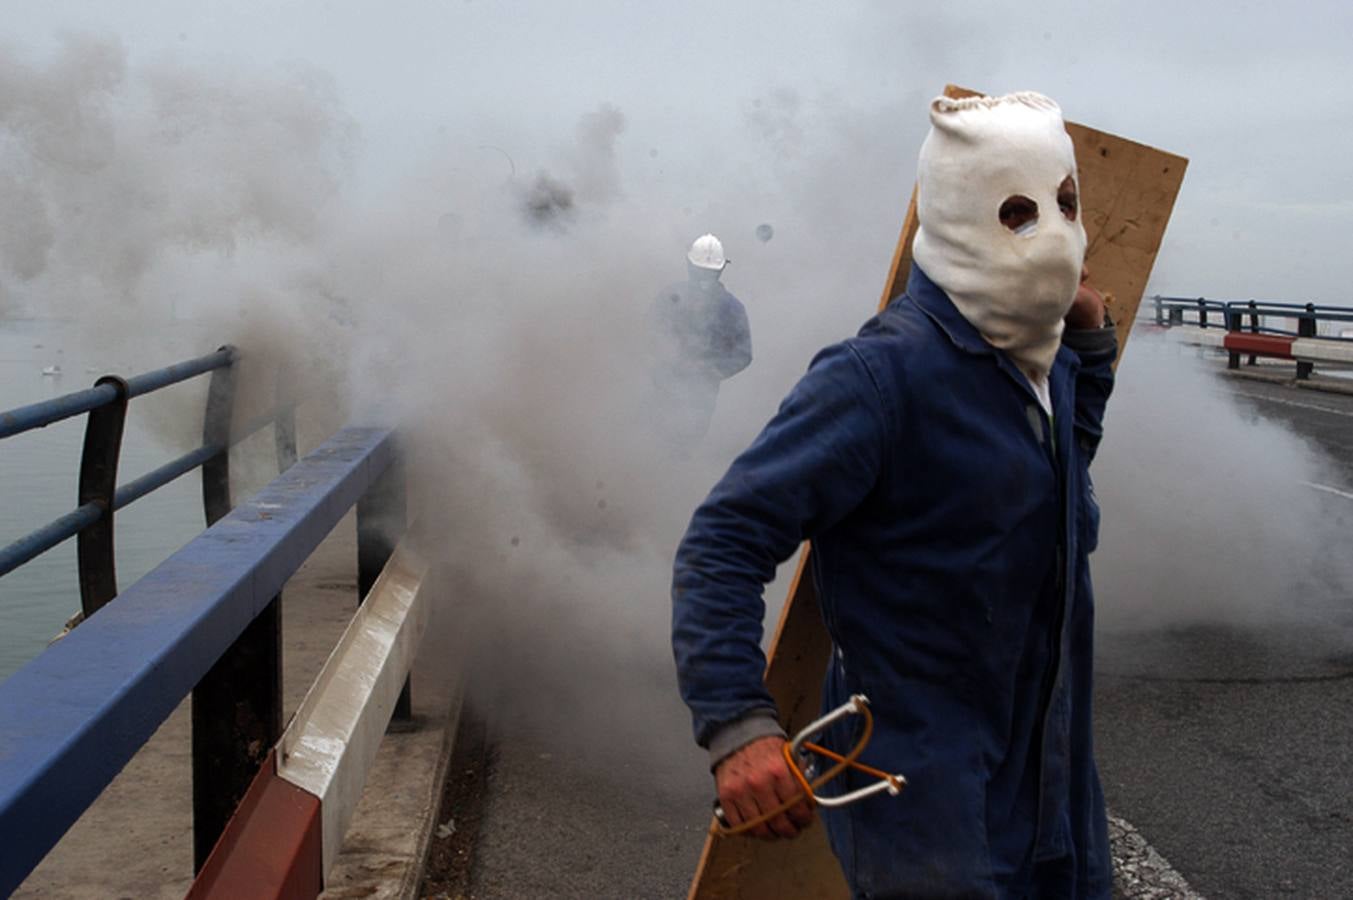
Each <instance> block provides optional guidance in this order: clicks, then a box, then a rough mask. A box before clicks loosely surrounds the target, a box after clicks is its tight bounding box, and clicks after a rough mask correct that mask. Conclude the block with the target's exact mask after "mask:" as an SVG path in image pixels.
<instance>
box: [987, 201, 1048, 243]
mask: <svg viewBox="0 0 1353 900" xmlns="http://www.w3.org/2000/svg"><path fill="white" fill-rule="evenodd" d="M996 216H997V218H999V219H1000V220H1001V224H1002V225H1004V226H1005V227H1006V228H1009V229H1010V230H1011V231H1013V232H1014V233H1015V234H1017V235H1019V236H1020V237H1029V236H1030V235H1032V234H1033V233H1034V232H1036V231H1037V230H1038V204H1037V203H1035V202H1034V201H1033V200H1031V199H1029V198H1028V197H1025V196H1024V195H1023V194H1014V195H1012V196H1009V197H1006V198H1005V202H1004V203H1002V204H1001V208H1000V210H999V211H998V212H997V213H996Z"/></svg>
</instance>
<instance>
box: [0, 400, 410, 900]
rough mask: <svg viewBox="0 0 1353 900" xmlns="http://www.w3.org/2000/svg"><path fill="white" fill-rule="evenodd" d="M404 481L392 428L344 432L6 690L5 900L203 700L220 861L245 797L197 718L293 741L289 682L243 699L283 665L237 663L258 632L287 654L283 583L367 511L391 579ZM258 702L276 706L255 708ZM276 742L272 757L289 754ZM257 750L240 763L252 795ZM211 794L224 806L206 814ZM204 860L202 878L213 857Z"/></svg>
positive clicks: (0, 777) (206, 840)
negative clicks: (222, 836) (160, 736)
mask: <svg viewBox="0 0 1353 900" xmlns="http://www.w3.org/2000/svg"><path fill="white" fill-rule="evenodd" d="M185 377H188V376H185ZM398 470H399V467H398V466H397V465H396V453H395V440H394V435H393V434H392V433H391V432H390V431H389V430H387V429H381V428H346V429H343V430H341V431H339V432H338V433H336V434H335V435H334V436H333V437H331V438H330V439H329V440H328V441H326V442H325V443H324V444H322V445H321V446H319V447H318V448H316V449H315V450H314V451H313V452H312V453H310V454H309V455H307V456H306V457H305V458H304V459H302V460H300V461H299V462H298V463H296V464H295V465H293V466H291V467H290V468H289V469H288V470H287V471H285V472H283V473H282V474H281V475H279V476H278V477H277V478H276V479H274V480H273V482H272V483H271V484H269V485H268V486H267V487H265V488H264V489H263V490H262V491H260V492H259V493H258V494H257V495H255V496H254V497H253V498H251V499H250V500H247V501H245V502H243V503H241V504H240V505H239V506H238V507H236V508H235V509H234V510H232V511H231V512H229V513H228V514H227V515H225V516H224V517H222V518H221V519H220V520H218V521H217V522H216V523H215V524H214V525H212V526H211V527H210V528H208V529H207V530H206V531H204V532H203V533H202V534H200V535H199V536H198V537H196V538H194V539H193V540H192V541H190V542H189V543H188V544H187V545H185V546H184V547H182V548H181V549H180V550H178V551H177V552H176V553H174V554H173V555H172V556H170V557H169V558H168V559H167V560H165V562H163V563H161V564H160V565H159V566H158V567H156V568H155V569H154V570H153V571H152V572H150V573H149V574H148V575H146V576H145V577H144V578H142V579H141V580H140V581H138V582H136V583H135V584H133V585H131V586H130V587H128V588H127V589H126V590H125V591H123V592H122V593H121V594H119V595H118V597H117V600H116V602H114V603H111V604H109V605H108V606H106V607H105V608H103V609H102V610H100V611H99V613H98V615H96V616H93V617H92V618H90V619H89V620H88V621H86V622H85V623H84V624H82V625H81V626H80V627H79V628H77V629H76V630H75V631H73V632H71V633H70V635H68V636H67V637H65V638H64V639H63V640H61V641H58V642H57V643H55V644H53V645H52V646H50V647H49V648H48V649H47V650H46V651H44V652H43V653H42V654H41V655H40V656H38V657H37V658H36V659H34V660H33V661H31V662H30V663H28V664H27V665H26V666H24V667H23V668H21V669H20V670H19V671H18V672H16V673H15V674H14V675H12V676H11V677H10V678H9V679H8V680H6V681H4V682H3V683H0V835H3V836H4V841H3V852H0V896H6V895H8V894H9V892H11V891H12V890H14V889H15V888H16V887H17V886H18V885H19V884H20V883H21V882H22V881H23V879H24V878H25V877H27V875H28V873H29V872H31V871H32V869H33V868H34V867H35V866H36V865H37V864H38V862H40V861H41V859H42V858H43V857H44V856H45V855H46V854H47V852H48V851H49V850H50V849H51V848H52V847H53V846H54V845H55V843H56V842H57V841H58V840H59V839H60V838H61V836H62V835H63V834H64V833H65V832H66V830H67V829H68V828H69V827H70V826H71V825H72V824H73V823H74V822H75V820H76V819H77V818H78V817H79V816H80V815H81V813H82V812H83V811H84V810H85V809H86V808H87V807H88V806H89V805H90V804H91V803H93V802H94V800H95V799H96V798H97V797H98V796H99V794H100V793H101V792H102V791H103V789H104V788H105V787H106V786H107V785H108V783H109V782H110V781H111V780H112V779H113V777H114V776H115V775H116V774H117V773H118V772H119V771H120V770H121V769H122V767H123V766H124V765H126V763H127V761H128V760H130V759H131V757H132V756H133V755H134V754H135V753H136V751H137V750H139V749H140V747H141V746H142V745H143V744H144V743H145V742H146V741H147V740H148V739H149V738H150V736H151V735H152V734H153V733H154V732H155V730H156V729H157V728H158V727H159V725H160V723H161V722H163V721H164V720H165V718H166V717H168V715H169V714H170V713H171V712H172V711H173V710H174V708H175V707H176V706H177V705H178V704H179V703H180V702H181V701H182V700H183V698H184V697H185V696H187V695H188V693H189V692H192V693H193V719H194V721H193V728H194V731H193V739H194V822H195V824H194V827H195V830H197V831H198V832H199V833H198V834H196V835H195V837H196V844H197V845H198V846H199V847H200V846H202V845H205V847H206V848H207V849H208V850H209V849H210V847H211V846H212V843H214V841H215V835H216V834H219V831H220V827H222V826H223V825H224V820H225V819H226V818H228V817H229V813H230V811H232V810H233V808H234V802H235V799H236V798H237V797H238V796H239V795H240V794H242V793H243V790H242V788H241V786H240V784H239V782H240V777H238V773H235V772H226V773H224V774H223V772H222V763H221V762H220V760H219V759H215V758H212V757H211V755H210V754H204V755H203V756H202V759H210V760H211V762H210V765H209V766H208V765H207V764H205V763H203V764H201V765H200V763H201V760H200V759H199V752H198V751H199V747H198V743H199V738H200V736H201V735H200V734H199V712H200V713H201V719H202V720H205V723H204V724H202V725H201V727H202V728H203V729H204V733H206V732H207V731H210V730H211V728H215V729H218V730H220V729H224V730H226V731H227V732H230V731H231V729H235V730H238V729H239V728H240V721H241V719H246V720H248V719H252V718H262V719H267V718H268V717H270V716H271V717H272V718H274V719H275V720H276V723H275V724H276V727H277V728H278V729H279V730H280V701H279V699H278V698H279V696H280V681H277V680H274V681H273V683H271V684H269V685H268V686H267V688H266V691H265V693H268V694H270V696H269V697H264V698H262V699H261V700H260V699H259V698H256V697H255V698H249V699H247V700H246V697H244V696H242V694H243V695H247V694H248V692H249V691H250V690H251V689H253V688H254V686H255V684H256V683H257V682H258V681H260V680H266V679H262V678H257V677H253V674H252V673H257V672H262V673H264V674H266V673H267V672H268V671H269V669H271V671H272V672H273V673H274V674H275V673H276V672H277V670H278V669H277V667H278V661H277V659H278V658H277V657H275V656H273V657H271V658H264V659H261V660H255V659H246V660H245V665H246V666H247V665H255V666H256V667H255V668H254V669H253V670H250V669H248V668H243V669H242V668H240V663H239V661H238V660H237V659H235V657H236V656H238V655H239V654H240V648H241V646H242V645H244V644H245V643H246V641H247V639H248V638H249V637H250V632H254V631H257V630H258V629H259V626H260V623H263V625H264V628H263V630H264V631H267V630H268V629H272V634H273V638H274V640H275V638H276V636H277V635H279V634H280V613H279V609H280V604H279V600H278V599H277V598H278V595H279V592H280V591H281V589H282V585H283V584H284V583H285V582H286V581H287V579H288V578H290V577H291V575H292V574H293V573H294V572H295V571H296V569H297V568H299V567H300V565H301V564H302V563H303V562H304V561H305V560H306V559H307V558H308V557H309V556H310V554H311V552H312V551H313V550H314V549H315V547H316V546H318V544H319V543H320V541H321V540H323V539H324V537H325V536H326V535H328V534H329V532H330V531H331V530H332V529H333V527H334V526H335V525H336V524H337V523H338V521H339V520H340V519H341V518H342V517H343V516H344V515H345V514H346V513H347V511H348V510H349V509H351V508H352V507H353V506H354V505H355V506H357V511H358V540H359V555H360V554H361V553H362V552H366V553H367V556H368V560H369V562H379V564H382V565H383V562H384V561H383V560H376V559H373V558H372V552H373V551H372V549H371V544H372V542H371V540H370V536H371V533H372V530H373V526H372V524H371V523H372V522H376V521H383V522H385V523H388V522H389V521H390V519H391V517H392V513H391V510H396V509H397V510H398V515H399V517H400V518H401V519H402V516H403V505H402V500H400V499H398V498H400V497H402V494H403V486H402V483H400V481H399V478H400V477H402V476H400V475H399V474H398ZM152 474H153V473H152ZM134 484H135V482H133V483H132V485H134ZM132 485H127V486H125V487H126V488H128V489H130V488H131V487H132ZM401 524H402V523H401ZM384 540H385V541H386V542H387V543H389V542H390V541H392V538H391V536H390V535H389V534H388V533H386V534H385V535H384ZM376 555H377V556H378V555H379V554H378V553H377V554H376ZM362 577H363V576H362V574H359V580H361V578H362ZM365 577H366V578H368V579H369V578H370V574H369V573H366V576H365ZM264 643H266V641H265V642H264ZM273 649H274V652H275V650H276V647H275V645H274V648H273ZM246 650H247V651H248V652H246V654H245V655H246V656H247V655H248V653H249V652H254V651H252V650H248V648H246ZM213 680H215V681H216V684H215V685H214V686H213V687H211V689H210V691H212V692H216V693H221V692H224V693H225V695H226V696H227V699H228V701H229V702H228V703H226V704H225V705H224V708H222V707H221V706H215V707H211V706H209V705H207V704H205V703H202V702H201V700H202V697H201V696H200V694H201V692H202V691H203V690H204V686H206V685H208V683H209V682H212V681H213ZM255 700H257V701H258V702H259V703H260V704H262V706H264V707H267V708H264V709H261V711H260V710H255V709H253V708H249V709H247V710H246V709H245V704H246V702H253V701H255ZM268 704H271V706H269V705H268ZM199 705H201V706H202V707H203V708H202V709H201V710H199ZM267 736H268V735H267V732H266V730H265V733H264V740H263V743H264V746H263V747H262V752H263V753H265V754H266V752H267V749H268V748H269V747H271V745H272V743H274V742H275V741H276V735H272V738H271V740H267ZM250 737H252V735H250ZM240 743H244V742H240ZM215 749H216V751H217V752H219V751H220V748H219V747H217V748H215ZM257 750H258V748H250V749H249V751H248V752H247V753H244V752H243V751H241V752H242V753H243V755H242V756H240V757H239V759H237V760H236V762H240V763H241V766H242V768H243V769H244V770H245V771H244V773H243V774H244V776H245V777H244V784H246V785H247V783H248V779H249V778H252V777H253V771H254V770H256V768H257V762H256V761H254V758H253V756H251V755H249V754H250V753H253V754H255V755H256V754H257ZM250 765H252V766H253V769H250V768H249V766H250ZM199 791H201V792H203V793H204V794H208V795H210V796H211V797H213V798H214V800H215V804H214V806H212V805H209V804H203V805H199V804H198V802H197V801H198V800H199V799H200V798H199V796H198V794H199ZM237 791H238V793H236V792H237ZM207 819H210V821H206V822H205V827H204V820H207ZM198 856H199V864H200V862H201V859H203V858H205V855H204V854H202V853H200V851H199V853H198Z"/></svg>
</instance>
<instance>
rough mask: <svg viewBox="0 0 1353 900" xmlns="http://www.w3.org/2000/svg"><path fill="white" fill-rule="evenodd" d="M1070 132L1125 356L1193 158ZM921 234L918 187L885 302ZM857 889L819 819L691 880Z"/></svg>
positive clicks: (810, 680)
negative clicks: (796, 833) (848, 880)
mask: <svg viewBox="0 0 1353 900" xmlns="http://www.w3.org/2000/svg"><path fill="white" fill-rule="evenodd" d="M945 93H946V94H947V95H948V96H951V97H965V96H973V95H975V94H976V92H975V91H969V90H966V89H964V88H959V87H955V86H953V85H950V86H948V87H946V88H945ZM1067 131H1068V133H1070V135H1071V139H1072V142H1073V143H1074V144H1075V146H1076V162H1077V165H1078V166H1079V170H1080V188H1081V214H1082V216H1083V222H1084V224H1085V232H1086V237H1087V239H1088V241H1089V244H1088V249H1087V253H1086V260H1087V263H1088V265H1089V266H1090V270H1091V274H1092V279H1091V282H1092V284H1094V286H1095V287H1097V288H1099V289H1100V290H1101V291H1103V292H1104V293H1106V294H1111V295H1112V302H1111V304H1110V312H1111V314H1112V315H1113V318H1114V321H1115V322H1117V327H1118V353H1119V359H1121V358H1122V353H1123V350H1124V348H1126V346H1127V338H1128V332H1129V330H1130V329H1131V327H1132V321H1133V319H1134V318H1135V317H1136V314H1137V307H1138V305H1139V304H1140V303H1141V299H1142V292H1143V291H1144V290H1145V289H1146V282H1147V279H1148V278H1149V277H1150V275H1151V267H1152V265H1154V263H1155V260H1156V253H1157V251H1158V250H1159V249H1160V244H1161V240H1162V239H1163V238H1164V235H1165V225H1166V223H1167V222H1168V221H1169V219H1170V212H1171V211H1172V210H1173V208H1174V201H1175V197H1176V196H1177V195H1178V193H1179V187H1180V184H1181V183H1182V181H1183V178H1184V168H1185V166H1186V165H1187V162H1188V161H1187V160H1185V159H1184V158H1183V157H1180V156H1175V155H1173V154H1170V153H1165V152H1163V151H1161V150H1156V149H1154V148H1152V147H1148V146H1145V145H1144V144H1138V143H1135V142H1133V141H1129V140H1126V139H1124V138H1120V137H1116V136H1114V135H1111V134H1105V133H1104V132H1101V131H1095V130H1094V129H1092V128H1086V127H1085V126H1083V125H1077V124H1075V123H1072V122H1068V123H1067ZM915 235H916V193H915V191H913V192H912V196H911V202H910V203H909V204H908V206H907V212H906V216H905V217H904V219H903V223H902V234H901V236H900V237H899V239H898V242H897V249H896V250H895V251H894V254H893V261H892V267H891V269H890V271H889V273H888V279H887V282H886V283H885V285H884V290H883V297H882V299H881V300H880V302H879V308H880V309H882V308H883V307H884V306H886V305H887V304H888V302H889V301H890V300H891V299H892V298H894V297H896V296H897V295H898V294H900V293H902V291H903V290H904V289H905V288H906V281H907V273H908V272H909V271H910V270H911V242H912V239H913V238H914V237H915ZM810 552H811V548H810V547H809V546H808V545H807V544H805V545H804V547H803V550H802V552H801V553H800V555H799V567H798V572H797V573H796V574H795V577H794V581H793V582H792V583H791V585H790V588H789V597H788V599H787V600H786V601H785V606H784V610H783V611H782V612H781V614H780V623H779V626H778V628H777V629H776V633H775V637H774V639H773V640H772V641H771V645H770V659H769V662H768V664H767V666H766V685H767V687H768V688H769V690H770V693H771V696H773V697H774V698H775V702H776V704H777V705H778V706H779V708H780V715H781V718H782V719H783V720H784V725H785V728H786V729H787V730H788V731H789V732H790V733H791V734H792V733H793V732H794V731H795V730H797V729H798V728H800V727H802V726H803V725H804V724H806V723H807V722H809V721H811V720H812V719H813V717H814V716H815V715H816V713H817V709H818V701H819V696H820V688H821V681H822V674H823V672H824V671H825V669H826V664H827V659H828V657H829V655H830V653H831V640H830V638H829V637H828V635H827V631H826V629H825V628H824V627H823V625H822V619H821V615H820V613H819V611H818V602H817V592H816V590H815V589H814V587H813V583H812V579H811V578H808V577H806V572H807V565H808V555H809V553H810ZM899 802H905V799H903V800H901V801H899ZM826 815H832V813H830V812H828V813H826ZM849 895H850V891H849V890H848V889H847V887H846V883H845V879H844V877H843V876H842V874H841V869H840V867H839V866H838V865H837V863H836V858H835V857H834V856H832V854H831V851H830V849H829V848H828V846H827V838H826V830H825V829H824V828H823V827H822V824H821V823H820V822H815V823H814V825H813V827H811V828H809V829H808V831H806V832H805V833H804V834H803V835H801V836H800V837H798V838H796V839H795V840H792V841H773V842H769V841H760V840H756V839H755V838H746V837H734V838H716V837H711V838H709V839H708V840H706V842H705V849H704V853H702V854H701V856H700V863H699V865H698V867H697V869H696V873H695V878H694V880H693V881H692V883H691V890H690V894H689V900H771V898H775V900H779V898H795V897H812V898H824V900H832V898H838V897H839V898H842V900H845V898H848V897H849Z"/></svg>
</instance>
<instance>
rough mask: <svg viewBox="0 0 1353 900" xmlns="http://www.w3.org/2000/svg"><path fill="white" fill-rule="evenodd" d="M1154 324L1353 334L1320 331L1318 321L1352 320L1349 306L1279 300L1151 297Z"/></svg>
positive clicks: (1302, 334)
mask: <svg viewBox="0 0 1353 900" xmlns="http://www.w3.org/2000/svg"><path fill="white" fill-rule="evenodd" d="M1151 299H1152V301H1153V302H1154V303H1155V307H1156V324H1157V325H1185V324H1187V325H1198V326H1200V327H1202V328H1224V329H1226V330H1227V331H1246V332H1250V333H1252V334H1276V335H1284V336H1289V337H1312V338H1319V339H1321V340H1329V341H1345V342H1349V341H1353V337H1344V336H1343V335H1333V334H1320V333H1319V331H1320V329H1319V323H1320V322H1353V308H1350V307H1346V306H1330V305H1327V304H1319V303H1283V302H1278V301H1272V300H1209V299H1207V298H1206V297H1164V296H1160V295H1156V296H1154V297H1152V298H1151ZM1270 319H1281V320H1284V321H1289V322H1294V323H1295V327H1287V328H1284V327H1277V326H1274V325H1272V324H1270V322H1269V320H1270Z"/></svg>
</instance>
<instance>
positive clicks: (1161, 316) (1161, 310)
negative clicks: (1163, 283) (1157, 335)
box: [1151, 294, 1165, 328]
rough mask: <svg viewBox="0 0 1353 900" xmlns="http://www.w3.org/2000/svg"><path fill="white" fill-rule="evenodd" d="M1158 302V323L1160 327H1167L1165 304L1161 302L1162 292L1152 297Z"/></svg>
mask: <svg viewBox="0 0 1353 900" xmlns="http://www.w3.org/2000/svg"><path fill="white" fill-rule="evenodd" d="M1151 299H1152V300H1154V301H1155V302H1156V325H1157V326H1158V327H1160V328H1164V327H1165V304H1164V303H1163V302H1161V299H1160V294H1157V295H1156V296H1154V297H1152V298H1151Z"/></svg>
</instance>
